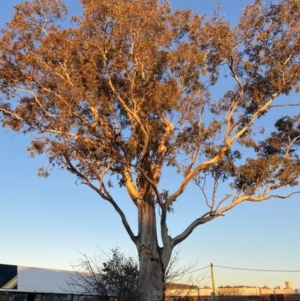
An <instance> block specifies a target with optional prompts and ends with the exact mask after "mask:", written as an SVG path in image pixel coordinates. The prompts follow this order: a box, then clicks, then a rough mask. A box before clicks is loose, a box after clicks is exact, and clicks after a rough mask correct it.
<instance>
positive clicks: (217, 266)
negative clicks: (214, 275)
mask: <svg viewBox="0 0 300 301" xmlns="http://www.w3.org/2000/svg"><path fill="white" fill-rule="evenodd" d="M214 267H216V268H221V269H230V270H243V271H256V272H276V273H300V270H263V269H247V268H235V267H225V266H221V265H214Z"/></svg>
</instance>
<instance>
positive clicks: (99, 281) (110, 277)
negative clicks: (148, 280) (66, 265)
mask: <svg viewBox="0 0 300 301" xmlns="http://www.w3.org/2000/svg"><path fill="white" fill-rule="evenodd" d="M73 268H74V271H75V274H74V275H72V276H71V277H70V280H69V281H68V282H67V284H68V286H69V287H70V288H71V289H72V291H75V292H77V293H79V294H84V295H89V296H95V297H97V299H98V300H106V297H107V296H113V297H117V299H118V301H134V300H137V299H138V297H137V284H138V263H137V261H136V260H134V259H133V258H132V257H127V256H125V255H124V254H122V253H120V251H119V249H118V248H114V249H112V250H111V253H110V254H109V255H107V256H106V257H105V258H103V256H97V257H94V258H91V257H88V256H86V255H83V258H82V259H81V260H80V262H79V264H78V265H76V266H73Z"/></svg>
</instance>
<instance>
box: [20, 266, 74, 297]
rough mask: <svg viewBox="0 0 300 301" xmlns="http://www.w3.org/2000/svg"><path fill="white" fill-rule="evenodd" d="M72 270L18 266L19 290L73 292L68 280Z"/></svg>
mask: <svg viewBox="0 0 300 301" xmlns="http://www.w3.org/2000/svg"><path fill="white" fill-rule="evenodd" d="M71 275H74V272H72V271H61V270H54V269H42V268H32V267H23V266H18V291H23V292H41V293H71V292H70V289H71V288H70V287H68V285H67V282H68V281H69V280H70V276H71Z"/></svg>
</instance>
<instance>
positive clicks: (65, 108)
mask: <svg viewBox="0 0 300 301" xmlns="http://www.w3.org/2000/svg"><path fill="white" fill-rule="evenodd" d="M81 4H82V7H83V14H82V15H80V16H74V17H73V18H72V22H73V25H72V26H71V27H66V26H64V24H65V23H63V22H62V21H63V20H64V18H65V16H66V14H67V7H66V6H65V5H64V4H63V2H61V1H60V0H53V1H46V0H31V1H25V2H24V3H22V4H19V5H17V6H16V7H15V14H14V17H13V19H12V20H11V22H9V23H7V25H6V27H5V28H4V29H3V30H2V36H1V40H0V92H1V93H2V95H3V98H2V99H1V100H0V120H1V122H2V125H3V126H4V127H10V128H11V129H12V130H14V131H18V132H23V133H28V134H31V135H32V137H33V138H32V142H31V145H30V146H29V147H28V150H29V151H30V153H31V155H32V156H35V155H37V154H41V153H45V154H47V156H48V158H49V161H50V163H51V164H53V165H58V166H60V167H61V168H64V169H66V170H68V171H69V172H71V173H73V174H75V175H76V176H77V177H78V178H79V179H80V180H81V181H82V182H83V183H84V184H87V185H88V186H90V187H91V188H92V189H93V190H94V191H95V192H97V193H98V194H99V196H100V197H101V198H102V199H104V200H106V201H108V202H109V203H111V204H112V206H113V207H114V208H115V210H116V211H117V213H118V214H119V215H120V217H121V219H122V222H123V225H124V227H125V228H126V230H127V232H128V234H129V236H130V238H131V240H132V241H133V242H134V243H135V245H136V246H137V249H138V251H139V254H140V270H141V271H145V269H146V268H144V267H143V265H141V262H144V263H145V264H146V262H147V260H146V259H145V258H146V257H147V256H148V259H149V258H151V260H152V262H156V260H157V261H158V262H160V263H161V264H162V271H164V270H165V269H166V267H167V265H168V262H169V260H170V255H171V252H172V249H173V248H174V246H176V245H177V244H178V243H180V242H181V241H183V240H184V239H185V238H186V237H188V236H189V235H190V233H191V232H192V231H193V230H194V229H195V227H197V226H198V225H201V224H203V223H206V222H208V221H210V220H213V219H215V218H216V217H218V216H222V215H224V213H225V212H226V211H228V210H230V209H232V208H233V207H234V206H236V205H237V204H240V203H241V202H244V201H252V202H260V201H264V200H267V199H271V198H287V197H289V196H290V195H281V194H280V188H283V187H286V186H290V187H296V186H297V185H298V180H299V175H300V159H299V145H300V115H299V113H296V114H295V115H291V114H288V115H285V116H282V117H281V118H280V119H278V120H274V119H272V115H270V113H271V111H272V110H276V109H278V108H282V107H287V106H297V105H298V104H297V103H293V102H290V101H288V100H287V99H288V98H286V97H285V98H280V96H282V95H283V96H288V95H294V93H298V92H299V77H300V65H299V49H300V35H299V33H300V32H299V30H300V22H299V20H300V18H299V11H300V6H299V1H297V0H281V1H278V2H277V3H276V4H273V3H272V2H270V1H260V0H255V1H254V2H253V4H251V5H248V6H246V7H245V9H244V10H243V13H242V14H241V17H240V20H239V22H238V24H237V25H236V26H235V27H233V28H232V27H231V26H230V24H229V23H228V22H227V21H225V20H224V19H223V18H222V17H221V16H219V15H218V14H217V13H215V14H214V15H213V16H212V17H211V18H206V17H205V16H201V15H198V14H195V13H193V12H192V11H190V10H179V11H172V10H171V7H170V4H169V3H167V2H160V1H157V0H136V1H133V0H121V1H120V0H118V1H117V0H95V1H91V0H81ZM220 81H227V85H228V88H227V91H226V92H225V93H224V94H223V95H222V96H221V97H220V98H218V99H215V98H214V96H213V94H212V92H211V91H212V90H213V88H214V86H215V85H217V84H218V83H219V82H220ZM277 99H278V100H277ZM276 100H277V101H276ZM264 119H265V120H267V121H266V122H267V125H266V126H267V131H266V132H264V129H263V128H259V127H258V125H257V122H261V120H264ZM273 124H274V127H272V126H273ZM167 168H174V169H175V170H176V172H177V173H178V177H180V179H181V183H180V184H179V186H178V187H177V188H176V189H175V190H174V191H170V189H169V188H168V187H161V186H160V185H159V184H160V179H161V177H162V176H163V174H162V170H163V169H167ZM48 173H49V171H48V170H45V169H42V168H41V169H40V170H39V174H40V175H42V176H47V175H48ZM116 181H117V183H118V184H119V185H120V187H122V188H124V189H125V190H126V192H127V193H128V195H129V196H130V198H131V200H132V202H133V203H134V204H135V205H136V207H137V209H138V225H139V226H138V233H137V234H134V233H133V231H132V229H131V227H130V225H129V224H128V222H127V219H126V216H125V215H124V213H123V211H122V209H121V207H120V204H119V202H118V200H116V199H115V198H114V197H113V192H112V191H113V185H114V183H116ZM208 181H210V182H211V183H212V185H213V189H212V190H211V191H207V190H206V187H205V184H206V183H207V182H208ZM191 183H194V184H196V185H198V187H199V189H200V190H199V194H201V195H202V198H203V201H204V202H206V204H207V210H206V211H205V212H199V217H198V218H197V219H195V220H194V221H191V224H190V225H188V227H187V228H186V229H185V230H184V231H183V232H182V233H180V234H178V235H177V236H175V237H171V236H170V235H169V232H168V227H167V215H168V212H169V211H170V210H172V209H173V204H174V202H175V200H176V199H178V198H179V197H180V196H182V194H184V192H185V190H186V188H187V186H188V185H190V184H191ZM221 185H229V187H230V189H231V191H232V193H230V194H226V195H224V196H223V197H222V198H221V199H218V197H217V191H218V188H219V186H220V187H221ZM277 191H278V192H277ZM293 193H298V191H296V190H295V191H294V192H293ZM155 206H158V208H159V213H160V215H158V214H157V211H156V210H155ZM157 218H158V219H159V220H160V231H161V233H160V236H161V240H162V243H163V246H161V247H159V246H158V243H157V230H156V219H157ZM141 254H143V255H141ZM143 256H146V257H143ZM158 269H160V268H159V267H158V266H156V267H153V270H151V271H152V272H150V274H151V275H154V274H155V275H156V277H158V276H157V273H158V272H157V271H158ZM141 273H143V272H140V278H139V281H140V282H141V283H149V281H148V280H147V279H148V278H147V277H146V276H145V274H144V276H145V277H144V276H143V275H142V274H141ZM143 277H144V278H143ZM158 278H161V277H160V276H159V277H158ZM141 279H144V280H141ZM143 281H144V282H143ZM161 285H162V284H161ZM141 286H143V285H141ZM157 290H158V291H161V286H160V287H159V288H158V289H157ZM154 291H155V290H154ZM152 297H153V296H152ZM159 298H161V297H159ZM145 300H146V299H145ZM149 300H159V299H155V298H153V299H149Z"/></svg>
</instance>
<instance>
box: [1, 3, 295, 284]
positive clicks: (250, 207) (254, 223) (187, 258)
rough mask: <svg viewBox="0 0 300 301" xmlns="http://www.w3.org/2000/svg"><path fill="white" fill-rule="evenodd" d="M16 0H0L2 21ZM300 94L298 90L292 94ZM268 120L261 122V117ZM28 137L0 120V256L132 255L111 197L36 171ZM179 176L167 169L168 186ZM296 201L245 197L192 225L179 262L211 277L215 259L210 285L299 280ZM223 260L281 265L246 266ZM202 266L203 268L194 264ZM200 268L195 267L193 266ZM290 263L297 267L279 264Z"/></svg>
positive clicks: (207, 10) (187, 200)
mask: <svg viewBox="0 0 300 301" xmlns="http://www.w3.org/2000/svg"><path fill="white" fill-rule="evenodd" d="M19 2H20V1H16V0H2V1H1V6H0V28H2V27H3V26H4V24H5V22H7V21H9V20H10V18H11V17H12V14H13V6H14V5H15V4H17V3H19ZM170 2H171V5H172V7H173V8H191V9H192V10H193V11H195V12H197V13H201V14H208V15H210V14H211V13H212V11H213V9H214V7H215V4H216V2H217V1H212V0H171V1H170ZM219 2H220V3H221V6H222V10H221V13H222V14H223V15H224V17H225V18H226V19H227V20H229V21H230V22H231V24H235V23H236V22H237V20H238V17H239V14H240V12H241V10H242V8H243V7H244V6H245V5H246V4H248V3H251V2H250V1H249V0H226V1H225V0H223V1H222V0H221V1H219ZM65 3H66V4H67V5H68V6H69V9H70V14H71V15H72V14H76V13H78V12H79V6H78V3H77V0H67V1H65ZM298 97H299V96H298ZM266 126H267V125H266ZM29 142H30V137H26V136H24V135H22V134H17V133H15V132H11V131H9V130H7V129H3V128H0V232H1V234H0V263H2V264H14V265H21V266H32V267H44V268H56V269H65V270H71V269H72V265H74V264H76V263H77V262H78V259H80V258H81V256H82V254H86V255H89V256H93V255H94V254H95V253H99V252H101V250H103V251H104V252H107V251H108V250H109V249H111V248H114V247H116V246H117V247H119V248H120V250H121V251H122V252H124V253H125V254H129V255H132V256H136V250H135V246H134V245H133V243H132V242H131V240H130V239H129V237H128V235H127V233H126V232H125V230H124V229H123V226H122V224H121V221H120V218H119V217H118V215H117V214H116V213H115V212H114V210H113V208H112V207H111V206H110V204H108V203H106V202H105V201H103V200H101V199H100V198H99V197H98V196H97V195H96V194H95V193H94V192H93V191H91V189H89V188H87V187H85V186H83V185H81V184H79V183H76V179H75V178H74V177H73V176H72V175H71V174H68V173H67V172H64V171H59V170H54V171H53V172H52V174H51V176H50V178H48V179H43V178H39V177H37V168H38V167H40V166H41V165H43V164H45V160H46V159H45V157H38V158H35V159H30V158H29V154H28V153H27V152H26V146H27V145H28V144H29ZM177 180H178V179H176V178H172V177H168V178H167V181H166V183H167V184H168V185H169V186H170V188H172V187H174V185H175V183H176V181H177ZM114 194H115V196H116V197H117V198H118V199H120V200H121V206H122V209H123V210H124V212H125V213H126V215H127V217H128V221H129V223H130V224H131V225H132V228H133V229H134V231H135V233H136V222H137V215H136V213H137V212H136V208H135V207H134V206H133V205H132V204H131V203H130V202H129V200H128V198H127V197H126V194H124V192H122V191H119V190H118V188H116V189H115V191H114ZM199 199H200V198H199V197H198V194H197V191H195V190H193V189H189V190H188V191H187V193H186V194H185V195H184V197H183V198H181V199H180V200H178V202H176V204H175V213H174V214H172V215H170V217H169V230H170V234H171V235H172V236H175V235H177V234H179V233H180V231H182V230H183V229H184V228H185V227H186V226H187V225H188V224H189V222H191V221H192V219H193V218H195V217H196V216H197V211H195V210H194V209H193V208H194V206H195V204H196V202H198V201H199ZM299 213H300V201H299V196H294V197H292V198H290V199H288V200H271V201H267V202H263V203H260V204H253V203H243V204H241V205H239V206H237V207H236V208H234V209H233V210H232V211H230V212H228V213H226V216H224V217H221V218H219V219H216V220H214V221H212V222H209V223H207V224H205V225H202V226H200V227H198V228H197V229H196V230H195V231H194V232H193V233H192V234H191V235H190V236H189V237H188V238H187V240H185V241H184V242H183V243H182V246H181V252H180V258H181V260H180V263H179V264H180V265H182V266H184V265H185V266H187V265H191V266H192V270H191V271H192V273H191V275H193V276H194V277H204V278H205V279H206V280H205V284H208V285H210V277H209V269H208V268H204V269H201V268H203V267H208V266H209V265H210V263H213V264H214V266H215V268H214V275H215V282H216V285H217V286H218V285H253V286H255V285H256V286H264V285H267V286H269V287H275V286H276V285H280V286H282V287H283V286H284V282H285V281H291V282H292V285H293V287H294V288H300V272H299V271H300V256H299V254H300V252H299V251H300V235H299V230H300V218H299ZM220 266H222V267H231V268H232V267H234V268H246V269H255V270H280V271H281V272H264V271H261V272H259V271H246V270H239V269H228V268H221V267H220ZM200 269H201V270H200ZM197 270H199V271H197ZM287 270H289V271H290V270H293V271H298V272H282V271H287Z"/></svg>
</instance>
